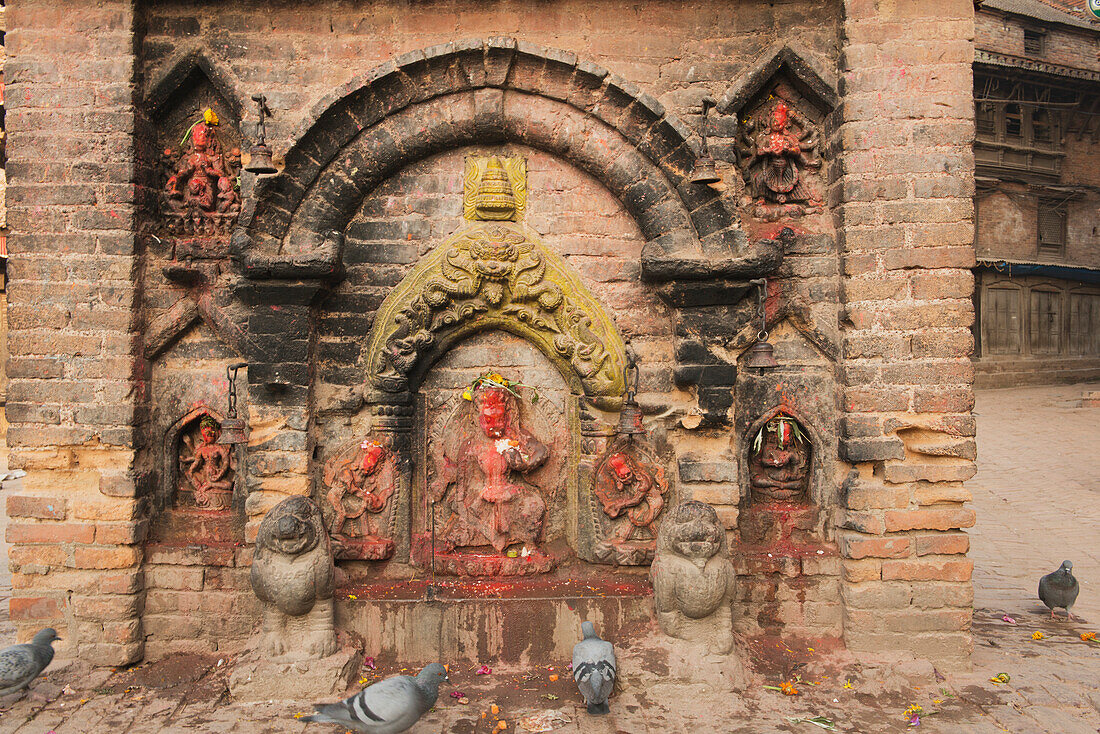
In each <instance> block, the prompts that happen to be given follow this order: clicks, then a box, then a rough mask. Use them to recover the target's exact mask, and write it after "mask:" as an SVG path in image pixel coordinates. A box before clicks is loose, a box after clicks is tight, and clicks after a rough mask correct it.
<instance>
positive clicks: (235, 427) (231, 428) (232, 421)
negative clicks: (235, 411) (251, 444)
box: [218, 417, 248, 446]
mask: <svg viewBox="0 0 1100 734" xmlns="http://www.w3.org/2000/svg"><path fill="white" fill-rule="evenodd" d="M218 443H220V444H226V445H230V446H232V445H233V444H238V443H248V426H247V425H245V422H244V419H243V418H236V417H229V418H226V419H225V420H223V421H222V433H221V435H220V436H218Z"/></svg>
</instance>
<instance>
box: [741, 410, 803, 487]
mask: <svg viewBox="0 0 1100 734" xmlns="http://www.w3.org/2000/svg"><path fill="white" fill-rule="evenodd" d="M810 450H811V448H810V444H809V439H807V438H806V431H805V430H804V429H803V428H802V427H801V426H800V425H799V424H798V421H796V420H795V419H794V418H792V417H790V416H788V415H785V414H782V413H780V414H779V415H777V416H775V417H774V418H772V419H771V420H769V421H768V422H767V423H766V424H764V426H763V427H762V428H761V429H760V431H759V432H758V433H757V435H756V436H755V437H754V438H753V445H752V449H751V450H750V452H749V483H750V485H751V486H752V499H753V501H754V502H798V501H803V500H805V499H806V497H807V488H808V485H809V480H810Z"/></svg>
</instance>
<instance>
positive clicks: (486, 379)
mask: <svg viewBox="0 0 1100 734" xmlns="http://www.w3.org/2000/svg"><path fill="white" fill-rule="evenodd" d="M489 387H495V388H499V389H501V390H507V391H508V392H509V393H511V395H512V396H513V397H514V398H516V399H517V400H519V399H520V394H519V393H518V392H516V388H518V387H525V388H527V389H528V390H530V391H531V393H532V394H531V402H532V403H537V402H538V401H539V392H538V390H536V389H535V388H533V387H531V386H530V385H525V384H523V383H522V382H513V381H512V380H509V379H507V378H505V377H504V376H502V375H501V374H500V373H499V372H486V373H485V374H484V375H481V376H480V377H477V378H474V380H473V382H471V383H470V384H469V385H468V386H467V387H466V389H465V390H463V391H462V399H463V400H470V401H472V400H473V399H474V393H475V392H476V391H477V390H478V388H489Z"/></svg>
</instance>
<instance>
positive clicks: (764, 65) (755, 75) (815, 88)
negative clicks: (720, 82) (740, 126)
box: [718, 42, 839, 116]
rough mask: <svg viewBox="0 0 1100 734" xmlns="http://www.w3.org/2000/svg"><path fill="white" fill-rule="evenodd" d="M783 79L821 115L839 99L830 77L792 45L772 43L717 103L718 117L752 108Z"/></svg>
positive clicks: (830, 75) (833, 79)
mask: <svg viewBox="0 0 1100 734" xmlns="http://www.w3.org/2000/svg"><path fill="white" fill-rule="evenodd" d="M783 77H786V78H787V79H788V80H789V81H790V82H791V83H792V84H793V85H794V86H795V87H796V88H797V89H798V91H799V92H800V93H801V94H802V96H803V97H805V98H806V99H807V100H808V101H809V102H810V103H811V104H813V105H814V106H815V107H817V108H818V110H819V112H820V113H821V115H822V116H824V115H827V114H828V113H829V112H831V111H832V110H833V109H835V108H836V105H837V102H838V101H839V97H838V94H837V84H836V79H835V77H834V75H833V74H831V73H830V72H828V71H826V70H824V69H822V68H821V66H820V65H819V64H818V62H817V61H816V59H814V57H813V56H811V55H810V54H808V53H806V52H805V51H804V50H803V49H802V48H801V47H799V46H798V45H797V44H793V43H783V42H780V43H776V44H773V45H772V46H771V47H770V48H769V49H768V50H767V51H766V52H765V53H764V54H763V55H762V56H761V57H760V59H759V60H758V61H757V62H756V64H754V65H753V67H752V68H751V69H749V70H748V72H746V73H745V74H744V75H742V76H741V78H740V79H739V80H738V81H737V83H736V84H734V85H733V86H732V87H730V88H729V89H728V90H726V93H725V94H724V95H722V99H721V100H719V102H718V111H719V112H720V113H722V114H733V115H739V114H740V113H741V111H742V110H745V109H751V108H753V107H755V106H756V104H755V102H756V101H757V99H758V98H759V97H760V95H761V94H764V93H766V92H768V90H769V89H770V88H771V87H772V86H774V85H775V83H776V82H777V81H778V80H779V79H781V78H783Z"/></svg>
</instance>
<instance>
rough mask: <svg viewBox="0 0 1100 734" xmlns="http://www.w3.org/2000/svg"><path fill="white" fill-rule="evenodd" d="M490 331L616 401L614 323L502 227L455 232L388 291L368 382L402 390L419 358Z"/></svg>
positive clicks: (552, 263) (516, 232)
mask: <svg viewBox="0 0 1100 734" xmlns="http://www.w3.org/2000/svg"><path fill="white" fill-rule="evenodd" d="M494 328H499V329H503V330H505V331H510V332H512V333H514V334H516V335H518V336H521V337H524V338H526V339H528V340H529V341H531V342H532V343H533V344H535V345H536V346H537V347H538V348H539V349H540V350H541V351H542V352H543V353H544V354H546V355H547V356H548V357H549V358H550V359H551V361H553V362H555V363H556V364H557V365H558V367H559V369H561V371H562V372H563V374H565V375H568V376H574V377H575V381H576V384H575V385H574V387H575V388H576V389H583V391H584V393H585V395H586V396H588V397H589V398H590V399H592V401H593V402H594V403H596V404H597V405H599V406H601V407H612V408H613V407H615V406H616V405H617V403H618V401H619V400H620V397H621V396H622V394H623V392H624V388H625V384H624V381H623V363H624V348H623V344H622V339H621V338H620V337H619V335H618V333H617V331H616V329H615V325H614V323H613V322H612V321H611V319H610V318H609V317H608V316H607V314H606V313H605V312H604V310H603V309H602V308H601V307H600V305H599V303H598V302H597V301H596V299H595V298H593V297H592V295H591V294H590V293H589V292H588V290H587V289H586V288H585V287H584V285H583V284H582V283H581V282H580V280H579V279H578V278H577V277H576V276H575V275H573V274H572V272H571V271H570V269H569V266H568V265H567V264H566V263H565V261H564V260H562V258H561V257H560V256H558V255H556V254H554V253H552V252H550V251H549V250H547V249H545V248H544V247H543V246H542V244H541V243H540V242H539V240H538V236H537V235H536V234H535V233H534V232H533V231H532V230H529V229H527V228H525V227H523V226H522V225H519V224H513V223H510V222H485V223H481V222H479V223H476V224H473V225H471V226H470V227H468V228H466V229H463V230H460V231H459V232H458V233H456V234H454V235H452V236H451V237H450V238H449V239H448V240H447V241H446V242H444V243H443V244H442V245H441V246H440V247H438V248H437V249H436V250H435V251H434V252H432V253H431V254H430V255H428V256H427V257H426V258H425V259H424V260H423V261H422V262H421V263H419V264H418V265H417V266H416V268H414V269H413V271H412V272H411V273H410V274H409V275H408V276H407V277H406V278H405V280H403V281H402V282H401V284H400V285H398V286H397V288H395V289H394V290H393V291H392V292H391V293H390V295H389V296H388V297H387V298H386V301H385V302H384V303H383V304H382V308H381V309H380V310H379V313H378V316H377V317H376V319H375V325H374V328H373V330H372V332H371V338H370V343H369V346H368V355H369V356H368V360H369V362H368V365H369V370H370V372H369V379H370V381H371V383H372V385H373V386H374V387H376V388H378V389H381V390H383V391H386V392H401V391H404V390H407V389H409V382H410V378H411V377H413V376H414V375H416V374H417V368H418V367H422V366H423V362H424V361H425V360H424V358H425V356H426V355H428V354H439V353H441V352H443V351H445V350H446V349H447V348H449V347H450V345H451V344H453V343H455V342H457V341H458V340H460V339H462V338H463V337H465V336H468V335H469V334H471V333H473V332H476V331H481V330H487V329H494Z"/></svg>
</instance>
